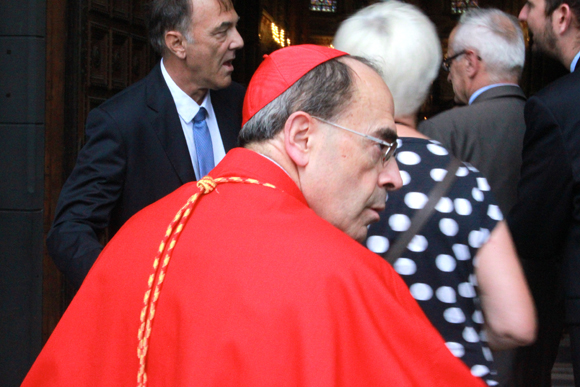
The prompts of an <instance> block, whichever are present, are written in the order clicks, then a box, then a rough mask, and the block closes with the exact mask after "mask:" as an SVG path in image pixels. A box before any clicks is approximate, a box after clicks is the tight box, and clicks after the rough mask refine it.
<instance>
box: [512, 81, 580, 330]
mask: <svg viewBox="0 0 580 387" xmlns="http://www.w3.org/2000/svg"><path fill="white" fill-rule="evenodd" d="M579 99H580V70H576V71H575V72H574V73H572V74H569V75H566V76H564V77H562V78H560V79H559V80H557V81H556V82H554V83H552V84H550V85H549V86H547V87H546V88H544V89H543V90H541V91H540V92H538V93H537V94H536V95H534V96H533V97H531V98H530V99H529V101H528V103H527V104H526V108H525V117H526V126H527V129H526V134H525V137H524V148H523V154H522V159H523V163H522V170H521V180H520V183H519V185H518V202H517V204H516V205H515V207H514V208H513V210H512V212H511V213H510V214H509V216H508V224H509V226H510V230H511V232H512V235H513V238H514V241H515V243H516V247H517V249H518V253H519V254H520V257H521V258H523V259H525V260H535V261H541V260H543V261H550V260H552V261H554V260H557V261H555V262H558V261H561V264H562V266H563V271H562V273H563V279H564V289H565V297H566V319H567V322H568V323H573V324H580V108H579V102H578V101H579Z"/></svg>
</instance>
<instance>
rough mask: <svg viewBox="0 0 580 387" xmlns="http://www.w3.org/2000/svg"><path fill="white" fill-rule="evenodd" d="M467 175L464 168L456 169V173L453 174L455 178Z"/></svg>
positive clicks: (467, 172)
mask: <svg viewBox="0 0 580 387" xmlns="http://www.w3.org/2000/svg"><path fill="white" fill-rule="evenodd" d="M467 175H469V171H468V170H467V168H465V167H459V168H457V172H455V176H458V177H463V176H467Z"/></svg>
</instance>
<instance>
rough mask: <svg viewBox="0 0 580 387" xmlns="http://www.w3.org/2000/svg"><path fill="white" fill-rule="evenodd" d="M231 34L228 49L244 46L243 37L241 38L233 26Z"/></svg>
mask: <svg viewBox="0 0 580 387" xmlns="http://www.w3.org/2000/svg"><path fill="white" fill-rule="evenodd" d="M233 34H234V36H233V37H232V42H231V43H230V47H229V48H230V50H239V49H241V48H242V47H244V39H242V35H240V33H239V32H238V29H237V28H234V31H233Z"/></svg>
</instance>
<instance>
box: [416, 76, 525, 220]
mask: <svg viewBox="0 0 580 387" xmlns="http://www.w3.org/2000/svg"><path fill="white" fill-rule="evenodd" d="M525 103H526V97H525V95H524V93H523V91H522V90H521V89H520V88H519V87H517V86H497V87H494V88H492V89H489V90H487V91H485V92H483V93H481V94H480V95H479V96H478V97H477V98H476V99H475V100H474V101H473V103H472V104H471V105H469V106H463V107H458V108H454V109H451V110H448V111H446V112H443V113H441V114H438V115H437V116H435V117H433V118H431V119H429V120H427V121H423V122H421V123H420V125H419V131H420V132H422V133H424V134H425V135H427V136H429V137H431V138H433V139H435V140H437V141H439V142H441V143H442V144H443V145H444V146H445V147H446V148H448V149H449V150H450V151H451V153H453V155H454V156H455V157H457V158H459V159H461V160H463V161H467V162H468V163H470V164H472V165H473V166H475V167H476V168H477V169H479V171H480V172H481V173H482V174H483V175H484V176H485V177H486V178H487V179H488V180H489V184H490V186H491V189H492V192H493V194H494V196H495V198H496V200H497V201H498V203H499V206H500V208H501V210H502V212H503V213H504V215H505V214H507V213H508V212H509V210H510V209H511V208H512V207H513V205H514V204H515V202H516V197H517V182H518V180H519V176H520V166H521V163H522V159H521V154H522V143H523V138H524V133H525V131H526V125H525V122H524V105H525Z"/></svg>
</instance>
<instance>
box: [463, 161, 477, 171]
mask: <svg viewBox="0 0 580 387" xmlns="http://www.w3.org/2000/svg"><path fill="white" fill-rule="evenodd" d="M463 164H465V165H467V168H469V170H470V171H471V172H479V170H478V169H477V168H475V167H474V166H473V165H471V164H469V163H466V162H465V161H464V162H463Z"/></svg>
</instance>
